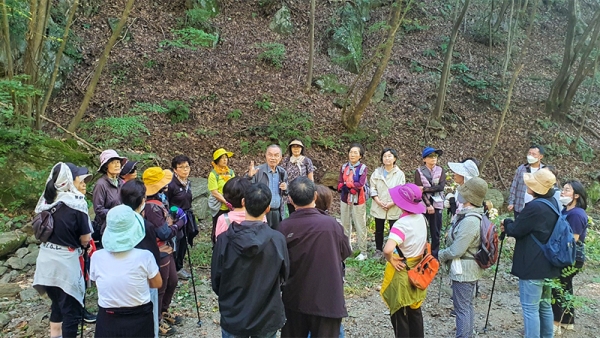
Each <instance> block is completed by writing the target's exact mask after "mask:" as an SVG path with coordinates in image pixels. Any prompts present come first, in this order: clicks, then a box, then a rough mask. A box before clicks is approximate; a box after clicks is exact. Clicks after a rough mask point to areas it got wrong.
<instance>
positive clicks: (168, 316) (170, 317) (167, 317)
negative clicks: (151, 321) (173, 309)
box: [162, 312, 183, 325]
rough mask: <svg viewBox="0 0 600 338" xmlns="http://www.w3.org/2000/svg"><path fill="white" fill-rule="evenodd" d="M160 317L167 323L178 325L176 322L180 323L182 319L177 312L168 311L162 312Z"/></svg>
mask: <svg viewBox="0 0 600 338" xmlns="http://www.w3.org/2000/svg"><path fill="white" fill-rule="evenodd" d="M162 318H163V320H164V321H166V322H167V323H168V324H169V325H178V324H181V322H182V321H183V317H181V316H179V315H177V314H174V313H169V312H163V313H162Z"/></svg>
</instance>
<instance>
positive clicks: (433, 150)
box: [421, 147, 444, 158]
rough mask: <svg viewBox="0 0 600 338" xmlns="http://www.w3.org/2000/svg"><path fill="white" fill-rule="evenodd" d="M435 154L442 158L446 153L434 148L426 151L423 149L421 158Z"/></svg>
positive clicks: (428, 148) (427, 148)
mask: <svg viewBox="0 0 600 338" xmlns="http://www.w3.org/2000/svg"><path fill="white" fill-rule="evenodd" d="M433 153H436V154H438V156H442V154H443V153H444V152H443V151H442V150H440V149H435V148H432V147H425V149H423V152H421V157H422V158H425V157H427V156H429V155H431V154H433Z"/></svg>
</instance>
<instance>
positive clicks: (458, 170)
mask: <svg viewBox="0 0 600 338" xmlns="http://www.w3.org/2000/svg"><path fill="white" fill-rule="evenodd" d="M448 166H449V167H450V170H452V171H453V172H454V173H455V174H459V175H460V176H463V177H464V178H465V180H466V181H468V180H470V179H472V178H473V177H478V176H479V169H477V164H475V162H473V161H471V160H466V161H465V162H464V163H460V162H448Z"/></svg>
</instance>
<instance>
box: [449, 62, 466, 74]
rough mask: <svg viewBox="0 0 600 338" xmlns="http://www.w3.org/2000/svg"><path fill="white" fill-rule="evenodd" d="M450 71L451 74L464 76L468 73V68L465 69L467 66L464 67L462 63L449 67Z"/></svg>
mask: <svg viewBox="0 0 600 338" xmlns="http://www.w3.org/2000/svg"><path fill="white" fill-rule="evenodd" d="M450 70H451V71H453V72H458V73H461V74H464V73H467V72H468V71H470V69H469V67H467V65H465V64H464V63H463V62H461V63H457V64H453V65H452V66H450Z"/></svg>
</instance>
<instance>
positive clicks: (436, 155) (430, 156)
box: [427, 153, 438, 158]
mask: <svg viewBox="0 0 600 338" xmlns="http://www.w3.org/2000/svg"><path fill="white" fill-rule="evenodd" d="M427 157H429V158H438V154H436V153H433V154H429V155H427Z"/></svg>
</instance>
